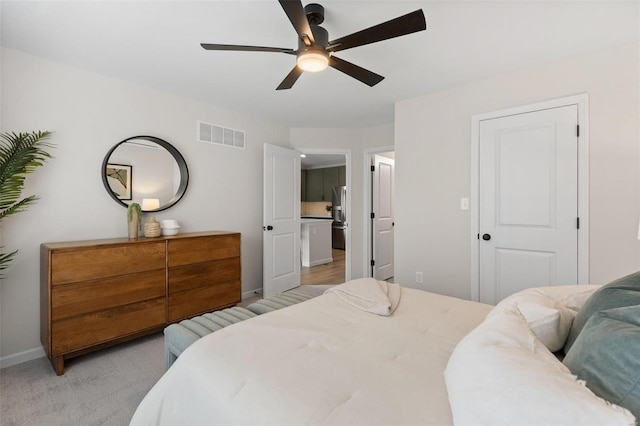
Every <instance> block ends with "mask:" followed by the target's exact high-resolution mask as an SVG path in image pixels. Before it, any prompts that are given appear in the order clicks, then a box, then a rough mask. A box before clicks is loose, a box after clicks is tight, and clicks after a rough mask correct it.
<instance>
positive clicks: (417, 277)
mask: <svg viewBox="0 0 640 426" xmlns="http://www.w3.org/2000/svg"><path fill="white" fill-rule="evenodd" d="M416 283H418V284H422V272H416Z"/></svg>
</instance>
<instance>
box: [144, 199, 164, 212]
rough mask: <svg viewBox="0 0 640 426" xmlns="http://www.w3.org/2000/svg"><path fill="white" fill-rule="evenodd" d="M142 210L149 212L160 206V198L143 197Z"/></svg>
mask: <svg viewBox="0 0 640 426" xmlns="http://www.w3.org/2000/svg"><path fill="white" fill-rule="evenodd" d="M140 207H141V208H142V211H145V212H149V211H151V210H155V209H157V208H159V207H160V200H159V199H157V198H143V199H142V205H141V206H140Z"/></svg>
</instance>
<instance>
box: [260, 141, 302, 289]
mask: <svg viewBox="0 0 640 426" xmlns="http://www.w3.org/2000/svg"><path fill="white" fill-rule="evenodd" d="M263 196H264V205H263V219H264V222H263V230H264V232H263V235H264V237H263V284H262V292H263V294H264V296H265V297H268V296H272V295H274V294H276V293H280V292H282V291H286V290H289V289H291V288H293V287H297V286H299V285H300V153H299V152H298V151H294V150H291V149H286V148H282V147H279V146H275V145H269V144H265V145H264V192H263Z"/></svg>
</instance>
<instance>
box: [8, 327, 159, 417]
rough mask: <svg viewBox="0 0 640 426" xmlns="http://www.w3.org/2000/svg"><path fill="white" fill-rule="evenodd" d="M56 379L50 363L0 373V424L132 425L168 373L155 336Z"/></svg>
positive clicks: (90, 358) (95, 357)
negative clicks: (146, 398)
mask: <svg viewBox="0 0 640 426" xmlns="http://www.w3.org/2000/svg"><path fill="white" fill-rule="evenodd" d="M65 364H66V365H65V367H66V368H65V373H64V375H63V376H56V374H55V372H54V371H53V368H52V367H51V363H50V362H49V360H48V359H47V358H40V359H36V360H33V361H29V362H25V363H23V364H19V365H14V366H12V367H7V368H4V369H2V370H0V425H2V426H9V425H20V426H40V425H42V426H57V425H64V426H76V425H77V426H89V425H128V424H129V420H130V419H131V417H132V416H133V412H134V411H135V409H136V407H137V406H138V404H139V403H140V401H142V398H144V396H145V395H146V394H147V392H148V391H149V389H151V387H152V386H153V385H154V384H155V383H156V382H157V381H158V379H160V377H161V376H162V374H164V336H163V334H162V333H157V334H154V335H151V336H147V337H143V338H141V339H137V340H134V341H132V342H127V343H123V344H120V345H117V346H113V347H111V348H107V349H103V350H100V351H97V352H94V353H91V354H88V355H83V356H80V357H77V358H73V359H71V360H69V361H67V362H66V363H65Z"/></svg>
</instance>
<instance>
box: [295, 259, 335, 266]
mask: <svg viewBox="0 0 640 426" xmlns="http://www.w3.org/2000/svg"><path fill="white" fill-rule="evenodd" d="M331 262H333V257H327V258H326V259H319V260H314V261H313V262H309V261H305V260H303V261H302V266H304V267H307V268H309V267H312V266H318V265H324V264H325V263H331Z"/></svg>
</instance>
